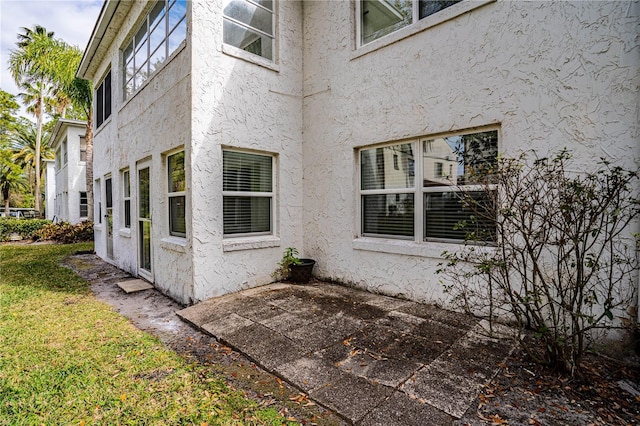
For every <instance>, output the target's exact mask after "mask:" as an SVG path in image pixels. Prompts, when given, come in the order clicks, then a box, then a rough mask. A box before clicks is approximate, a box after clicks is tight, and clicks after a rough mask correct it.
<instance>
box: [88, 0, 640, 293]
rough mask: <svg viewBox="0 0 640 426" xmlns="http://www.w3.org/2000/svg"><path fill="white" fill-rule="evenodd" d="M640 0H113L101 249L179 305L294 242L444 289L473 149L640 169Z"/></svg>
mask: <svg viewBox="0 0 640 426" xmlns="http://www.w3.org/2000/svg"><path fill="white" fill-rule="evenodd" d="M399 5H401V6H399ZM638 9H639V3H637V2H618V1H610V2H606V1H603V2H542V3H541V2H511V1H490V0H478V1H471V0H464V1H461V2H455V1H450V2H423V1H418V0H414V1H413V2H412V1H406V2H389V1H356V2H353V1H283V0H281V1H277V0H274V1H271V0H264V1H262V0H256V1H252V0H225V1H220V2H211V1H192V2H187V1H185V0H175V1H174V0H161V1H160V2H157V3H156V2H130V1H107V2H105V4H104V7H103V9H102V12H101V14H100V17H99V19H98V22H97V24H96V27H95V29H94V32H93V34H92V38H91V40H90V42H89V45H88V47H87V50H86V52H85V55H84V58H83V60H82V63H81V65H80V68H79V71H78V75H79V76H80V77H83V78H88V79H91V80H93V83H94V87H95V88H96V94H95V100H96V104H95V106H94V111H95V113H96V117H95V120H94V122H95V125H96V128H95V135H94V177H95V181H94V193H95V196H94V197H95V208H94V209H95V217H94V220H95V241H96V243H95V249H96V252H97V253H98V255H99V256H101V257H102V258H104V259H107V260H108V261H110V262H112V263H113V264H115V265H117V266H118V267H120V268H122V269H125V270H127V271H129V272H131V273H133V274H134V275H138V276H141V277H144V278H146V279H147V280H149V281H151V282H153V283H154V284H155V286H156V287H157V288H158V289H160V290H161V291H163V292H165V293H166V294H168V295H170V296H172V297H173V298H175V299H177V300H179V301H180V302H182V303H192V302H195V301H198V300H203V299H206V298H209V297H212V296H218V295H221V294H224V293H229V292H234V291H238V290H241V289H244V288H248V287H253V286H257V285H261V284H265V283H268V282H270V281H271V280H272V277H271V274H272V272H273V271H274V270H275V269H276V267H277V263H278V261H279V260H280V258H281V255H282V252H283V250H284V249H285V248H286V247H290V246H296V247H298V248H299V249H301V250H300V251H301V252H302V253H303V254H304V256H305V257H313V258H315V259H316V260H317V262H318V263H317V266H316V273H317V275H319V276H320V277H323V278H328V279H332V280H336V281H340V282H344V283H348V284H350V285H355V286H357V287H361V288H364V289H368V290H370V291H374V292H380V293H385V294H390V295H400V296H403V297H406V298H410V299H413V300H418V301H424V300H431V301H434V300H443V299H444V296H445V295H444V294H443V291H442V287H441V285H440V283H439V279H440V277H438V276H437V275H436V273H435V271H436V269H438V263H439V262H441V261H442V258H441V253H442V252H443V251H444V250H449V251H451V250H456V249H457V248H458V247H460V246H461V243H462V235H461V233H460V232H458V231H456V230H455V229H454V225H455V223H456V222H457V221H458V220H460V219H461V218H464V217H465V215H468V214H469V213H468V212H465V211H464V208H463V206H461V204H460V202H459V201H458V200H457V198H456V197H455V196H454V193H453V191H454V190H455V187H454V185H458V186H459V185H467V184H472V183H473V182H472V181H471V180H470V173H469V170H470V169H472V168H474V167H475V165H477V164H479V163H483V164H484V163H488V164H490V163H491V162H492V161H495V159H496V157H497V155H498V152H502V153H505V154H507V155H513V154H517V153H518V152H520V151H522V150H526V149H531V148H533V149H536V150H538V151H540V152H542V153H545V152H548V151H555V150H558V149H560V148H563V147H566V148H568V149H570V150H572V151H574V153H575V162H576V167H577V168H579V169H583V170H588V169H589V168H591V167H593V165H594V163H595V161H594V160H595V159H598V158H600V157H603V156H604V157H606V158H608V159H609V160H610V161H612V162H614V163H616V164H620V165H623V166H627V167H637V165H638V164H639V162H640V152H639V150H640V148H639V145H638V140H639V136H640V135H639V132H638V116H639V115H640V111H639V107H638V102H637V99H638V87H640V76H639V72H638V71H639V64H640V59H639V56H638V53H639V52H638V45H637V40H636V37H637V30H638V23H639V10H638ZM420 155H422V158H419V156H420ZM461 156H462V159H461Z"/></svg>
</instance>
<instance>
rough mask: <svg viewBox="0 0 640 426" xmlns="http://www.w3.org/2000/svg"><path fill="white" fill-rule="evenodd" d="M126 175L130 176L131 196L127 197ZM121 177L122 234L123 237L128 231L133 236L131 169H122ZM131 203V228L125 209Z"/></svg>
mask: <svg viewBox="0 0 640 426" xmlns="http://www.w3.org/2000/svg"><path fill="white" fill-rule="evenodd" d="M125 174H128V175H129V179H128V181H129V182H128V184H129V195H128V196H127V192H126V190H125V186H126V184H127V179H125ZM120 177H121V179H122V186H121V187H120V188H121V189H122V228H121V229H120V234H121V235H122V233H123V231H125V232H126V231H128V232H129V234H131V224H132V223H133V217H132V216H133V207H132V205H131V170H130V169H129V168H126V169H122V170H121V171H120ZM127 201H129V226H127V217H126V214H127V209H126V208H125V205H126V202H127Z"/></svg>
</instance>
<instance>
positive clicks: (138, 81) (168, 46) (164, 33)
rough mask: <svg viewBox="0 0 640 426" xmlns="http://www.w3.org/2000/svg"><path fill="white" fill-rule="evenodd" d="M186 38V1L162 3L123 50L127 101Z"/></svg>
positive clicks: (177, 0) (166, 1)
mask: <svg viewBox="0 0 640 426" xmlns="http://www.w3.org/2000/svg"><path fill="white" fill-rule="evenodd" d="M186 38H187V1H186V0H160V1H159V2H158V3H156V5H155V6H154V7H153V9H152V10H151V12H149V14H148V15H147V16H146V17H145V19H144V21H143V22H142V24H141V25H140V28H138V31H136V33H135V34H134V36H133V38H132V39H131V40H130V41H129V43H128V44H127V45H126V47H125V48H124V50H123V58H124V62H123V66H124V72H123V74H124V98H125V99H127V98H128V97H129V96H131V95H132V94H133V93H134V92H135V91H136V90H138V89H140V88H141V87H142V85H143V84H144V83H145V81H147V80H148V79H149V77H150V76H151V75H152V74H153V73H154V72H155V71H156V70H157V69H158V68H159V67H160V66H161V65H162V64H163V63H164V62H165V61H166V60H167V58H169V56H170V55H171V54H172V53H173V52H174V51H175V50H176V49H177V48H178V46H180V43H182V42H183V41H184V40H185V39H186Z"/></svg>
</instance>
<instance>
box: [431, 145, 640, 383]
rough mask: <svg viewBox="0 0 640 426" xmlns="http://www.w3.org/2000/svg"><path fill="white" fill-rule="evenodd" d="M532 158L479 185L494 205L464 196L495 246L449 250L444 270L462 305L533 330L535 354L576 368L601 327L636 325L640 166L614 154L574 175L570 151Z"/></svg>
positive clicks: (498, 168) (504, 165)
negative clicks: (632, 313)
mask: <svg viewBox="0 0 640 426" xmlns="http://www.w3.org/2000/svg"><path fill="white" fill-rule="evenodd" d="M533 157H534V158H533V159H529V158H528V155H527V154H523V155H522V156H520V157H519V158H500V159H499V160H498V163H497V164H496V165H495V168H493V169H492V170H491V173H490V174H489V175H487V176H486V177H485V178H484V179H483V180H480V181H479V182H480V183H481V185H482V186H483V191H484V192H485V194H486V196H485V197H484V198H486V199H491V200H493V201H492V203H489V205H487V204H486V203H485V204H481V203H480V202H478V201H477V199H474V198H473V197H472V196H467V195H463V196H464V197H465V202H466V205H467V206H468V207H469V208H470V209H471V210H472V211H473V216H472V219H473V220H476V221H479V222H481V223H485V224H489V226H491V227H492V228H493V231H492V232H495V234H496V238H495V247H481V246H478V245H467V246H465V247H464V248H461V249H460V250H458V251H455V252H445V253H443V257H444V258H445V259H446V263H444V264H441V268H440V269H439V271H438V272H439V273H442V274H444V275H445V276H446V279H444V280H443V284H444V285H445V290H446V291H447V292H448V293H449V294H450V295H451V296H452V298H453V302H454V303H455V304H457V305H458V306H459V307H461V308H463V309H465V310H467V311H469V312H472V313H474V314H477V315H480V316H483V317H485V318H487V319H489V320H490V324H492V322H493V321H494V320H499V319H508V320H512V321H514V322H515V324H516V325H517V327H518V329H519V330H524V329H527V330H532V331H533V332H534V334H533V335H534V341H533V342H531V341H527V340H522V341H521V344H522V346H523V348H524V349H525V350H526V351H527V352H528V353H529V355H530V356H531V357H532V358H533V359H534V360H536V361H538V362H541V363H546V364H550V365H553V366H554V367H556V368H558V369H561V370H566V371H570V372H574V371H575V370H576V369H578V368H579V366H580V360H581V358H582V355H583V353H584V351H585V350H586V349H587V348H588V347H589V344H590V343H591V342H592V338H593V336H594V335H595V331H597V330H610V329H611V328H614V327H622V326H624V324H625V322H628V321H631V322H634V321H635V320H634V319H633V318H628V317H627V315H628V313H627V309H628V308H629V307H631V306H633V305H634V300H636V295H635V289H636V283H635V282H634V277H636V274H637V271H638V268H639V264H638V258H637V256H636V253H635V251H636V247H637V241H636V239H637V236H635V237H634V236H633V234H632V233H631V231H632V229H631V226H630V225H631V224H633V223H635V222H636V221H637V220H638V218H639V217H640V198H639V197H638V193H637V187H638V181H639V172H638V171H637V170H636V171H633V170H625V169H623V168H621V167H617V166H613V165H611V164H610V163H609V162H608V161H605V160H602V161H601V162H600V163H599V165H598V167H597V168H595V169H594V170H593V171H586V172H583V173H581V174H576V173H573V172H569V170H568V168H567V165H568V164H569V162H570V161H571V155H570V154H569V153H568V152H567V151H566V150H563V151H560V152H559V153H557V154H555V155H553V156H551V157H549V158H538V157H537V156H535V153H533ZM496 186H497V188H498V189H497V190H496V189H495V188H496ZM463 194H464V193H463ZM472 225H473V224H472ZM472 228H473V226H472ZM468 239H469V241H473V240H474V239H475V236H474V235H473V234H469V238H468ZM523 335H524V334H522V333H517V335H516V337H517V338H518V339H520V338H521V337H522V336H523Z"/></svg>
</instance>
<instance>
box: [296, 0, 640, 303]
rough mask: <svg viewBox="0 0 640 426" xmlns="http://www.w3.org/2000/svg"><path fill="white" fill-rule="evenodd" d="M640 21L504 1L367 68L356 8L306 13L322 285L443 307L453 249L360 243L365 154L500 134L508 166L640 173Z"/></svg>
mask: <svg viewBox="0 0 640 426" xmlns="http://www.w3.org/2000/svg"><path fill="white" fill-rule="evenodd" d="M638 9H639V4H638V3H637V2H635V3H631V2H506V1H504V2H503V1H497V2H493V3H488V4H485V5H483V6H482V7H479V8H477V9H474V10H471V11H470V12H468V13H465V14H462V15H460V16H457V17H455V18H454V19H451V20H448V21H446V22H442V23H440V24H438V25H435V26H432V27H431V28H428V29H426V30H424V31H422V32H418V33H415V34H413V35H411V36H409V37H406V38H404V39H401V40H398V41H397V42H395V43H392V44H389V45H387V46H385V47H382V48H380V49H377V50H374V51H371V52H369V53H366V54H364V55H360V56H359V55H358V52H357V51H354V50H355V42H354V36H353V28H354V23H353V22H349V18H351V19H352V20H353V19H354V18H353V17H354V12H353V3H350V2H346V1H342V2H338V1H331V2H324V1H317V2H305V3H304V16H305V27H304V28H305V31H304V45H305V49H304V66H305V68H304V70H305V73H304V78H305V80H304V104H303V112H304V129H303V131H304V150H303V161H304V200H305V202H304V232H305V234H304V235H305V246H304V248H305V252H306V254H307V255H309V256H312V257H314V258H315V259H317V260H318V263H317V270H316V271H317V272H318V273H319V275H320V276H322V277H326V278H331V279H335V280H338V281H343V282H349V283H352V284H354V285H357V286H359V287H363V288H367V289H369V290H373V291H379V292H384V293H388V294H392V295H402V296H404V297H408V298H411V299H414V300H439V299H443V298H444V295H443V294H442V291H441V286H440V284H439V277H438V276H437V275H436V274H435V270H436V269H437V265H438V263H439V262H440V261H441V259H440V253H441V252H442V251H443V250H444V249H447V250H451V248H452V246H451V245H444V244H439V243H413V242H402V241H383V240H378V241H376V239H371V238H369V239H365V238H358V232H359V223H358V220H357V212H358V203H359V199H358V196H357V185H358V177H357V176H356V150H355V148H357V147H360V146H366V145H370V144H375V143H381V142H387V141H394V140H402V139H405V138H415V137H420V136H426V135H433V134H438V133H443V132H449V131H456V130H463V129H469V128H473V127H477V126H486V125H491V124H499V126H500V129H501V137H500V142H499V143H500V151H502V152H504V153H507V154H516V153H518V152H519V151H521V150H523V149H530V148H534V149H536V150H538V151H540V152H541V153H545V152H547V151H548V150H557V149H560V148H562V147H567V148H569V149H571V150H573V151H574V154H575V157H576V159H575V169H576V170H583V169H588V168H589V167H592V165H593V164H594V162H595V161H596V160H597V159H599V158H600V157H606V158H607V159H609V160H611V161H613V162H615V163H617V164H621V165H625V166H627V167H633V166H634V165H635V167H637V166H638V164H639V162H640V143H639V134H638V117H639V111H640V110H639V108H638V89H639V86H640V78H639V73H638V70H639V68H638V66H639V64H640V48H639V47H638V40H637V34H638V22H639V14H638ZM327 176H331V178H330V179H327ZM453 248H455V247H453ZM394 253H395V254H394Z"/></svg>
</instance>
